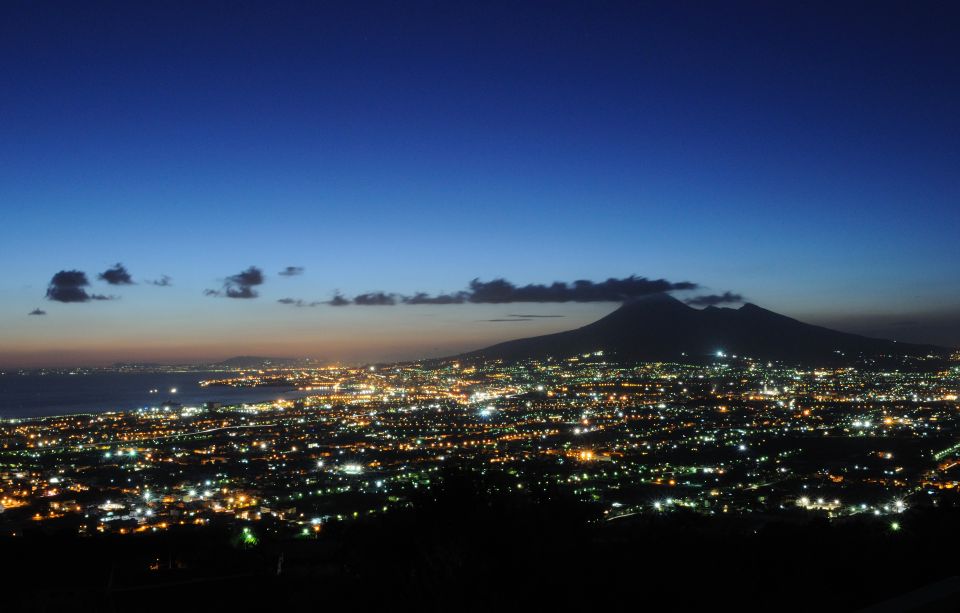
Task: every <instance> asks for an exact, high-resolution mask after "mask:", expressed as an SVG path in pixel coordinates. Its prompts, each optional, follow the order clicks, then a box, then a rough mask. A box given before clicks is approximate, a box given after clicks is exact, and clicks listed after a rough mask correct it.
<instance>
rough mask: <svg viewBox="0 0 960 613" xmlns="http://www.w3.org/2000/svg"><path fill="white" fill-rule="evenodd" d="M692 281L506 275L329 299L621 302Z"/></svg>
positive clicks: (338, 302)
mask: <svg viewBox="0 0 960 613" xmlns="http://www.w3.org/2000/svg"><path fill="white" fill-rule="evenodd" d="M696 288H697V284H696V283H690V282H688V281H682V282H680V283H673V282H671V281H667V280H665V279H647V278H644V277H637V276H630V277H626V278H624V279H613V278H610V279H607V280H606V281H601V282H599V283H594V282H593V281H574V282H573V283H570V284H568V283H563V282H560V281H557V282H555V283H553V284H551V285H538V284H530V285H523V286H516V285H514V284H513V283H510V282H509V281H507V280H506V279H494V280H493V281H480V280H479V279H474V280H473V281H471V282H470V288H469V289H468V290H466V291H460V292H454V293H452V294H436V295H430V294H428V293H426V292H417V293H416V294H414V295H412V296H398V295H396V294H387V293H384V292H372V293H369V294H361V295H359V296H357V297H355V298H354V299H353V300H352V301H351V300H349V299H347V298H344V297H342V296H339V294H338V296H339V299H335V300H333V301H331V302H330V304H333V305H334V306H345V305H347V304H360V305H394V304H398V303H403V304H441V305H442V304H464V303H466V302H472V303H475V304H507V303H514V302H622V301H624V300H628V299H630V298H636V297H639V296H647V295H649V294H659V293H662V292H669V291H674V290H687V289H696ZM522 317H523V318H535V317H563V315H524V316H522Z"/></svg>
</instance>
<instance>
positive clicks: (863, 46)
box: [0, 0, 960, 364]
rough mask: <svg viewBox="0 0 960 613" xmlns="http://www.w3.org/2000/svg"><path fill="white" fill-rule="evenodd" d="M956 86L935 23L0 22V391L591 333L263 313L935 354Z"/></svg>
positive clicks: (28, 9) (480, 6)
mask: <svg viewBox="0 0 960 613" xmlns="http://www.w3.org/2000/svg"><path fill="white" fill-rule="evenodd" d="M788 4H789V6H788ZM958 58H960V6H958V5H957V4H956V3H953V2H909V3H908V2H901V3H898V4H887V3H882V2H850V3H844V2H825V3H816V2H804V3H781V2H764V3H736V2H723V3H721V2H705V3H683V2H662V3H645V2H629V3H612V2H611V3H605V2H586V1H585V2H571V3H567V2H527V3H521V2H504V3H497V2H476V3H469V2H385V3H378V2H362V1H349V2H347V1H345V2H336V3H329V2H305V3H302V4H301V3H295V2H283V3H274V2H262V3H252V2H235V1H230V2H197V1H191V2H184V3H174V2H155V3H149V2H126V1H124V2H116V3H96V2H73V1H70V2H37V1H22V0H10V1H8V2H4V3H2V5H0V75H2V77H3V88H2V92H0V207H2V211H3V223H2V225H0V257H2V262H3V263H4V265H5V266H4V271H3V277H2V279H0V363H5V364H14V363H67V362H78V361H81V362H82V361H90V362H95V361H104V360H107V361H110V360H112V359H114V358H117V359H120V358H122V359H137V358H157V359H179V358H194V357H196V358H207V357H221V356H224V355H228V354H231V353H250V352H271V353H278V352H279V353H286V354H297V355H313V356H317V357H327V358H331V359H333V358H343V359H376V358H379V357H387V358H392V357H407V356H416V355H426V354H431V353H433V354H436V353H443V352H445V351H448V350H450V349H465V348H469V347H471V346H475V345H478V344H479V345H482V344H485V343H487V342H489V341H494V340H500V339H503V338H508V337H511V336H520V335H526V334H532V333H538V332H542V331H545V330H558V329H564V328H567V327H571V326H574V325H579V324H582V323H585V322H586V321H589V320H590V319H593V318H595V317H598V316H600V315H602V314H603V313H605V312H607V311H609V310H611V309H612V308H614V307H615V306H616V305H614V304H610V303H601V304H578V305H505V306H503V307H480V306H474V305H470V306H462V305H461V306H447V307H408V306H403V307H400V306H398V307H359V306H353V307H347V308H343V309H334V308H333V307H326V306H324V307H315V308H302V309H298V308H295V307H289V306H285V305H282V304H278V303H277V302H276V300H277V299H278V298H283V297H294V298H300V299H304V300H308V301H309V300H326V299H329V298H330V296H331V295H332V293H333V292H334V290H338V289H339V290H341V291H342V292H344V294H347V295H352V294H356V293H360V292H368V291H379V290H382V291H388V292H400V293H407V294H409V293H413V292H414V291H419V290H423V291H428V292H439V291H456V290H460V289H462V288H464V287H465V286H466V284H467V283H468V282H469V281H470V279H473V278H474V277H480V278H482V279H492V278H495V277H506V278H507V279H510V280H512V281H514V282H517V283H549V282H552V281H557V280H560V281H573V280H575V279H594V280H600V279H604V278H607V277H623V276H627V275H630V274H638V275H642V276H647V277H652V278H660V277H663V278H666V279H669V280H671V281H693V282H696V283H699V284H701V285H703V286H704V287H705V288H706V289H705V292H706V293H719V292H722V291H726V290H730V291H733V292H738V293H740V294H743V295H744V296H745V297H746V298H747V299H749V300H750V301H752V302H756V303H758V304H761V305H763V306H767V307H769V308H772V309H774V310H777V311H780V312H783V313H786V314H788V315H792V316H795V317H799V318H802V319H805V320H808V321H814V322H817V323H824V324H829V325H834V326H837V327H842V328H843V329H848V330H854V331H859V332H869V333H871V334H876V335H881V336H888V337H893V338H900V339H904V340H920V341H926V342H936V343H940V344H950V345H960V316H957V313H958V312H960V266H958V263H960V242H958V235H960V113H958V112H957V109H958V108H960V70H958V68H957V61H958ZM118 261H119V262H123V263H124V264H125V265H126V267H127V268H128V269H129V270H130V272H131V273H132V275H133V277H134V279H135V280H136V281H138V284H137V285H134V286H130V287H121V288H115V287H110V286H106V285H105V284H102V283H98V282H97V281H95V277H96V273H98V272H101V271H103V270H105V269H106V268H107V267H108V266H110V265H112V264H113V263H115V262H118ZM250 265H256V266H259V267H261V268H262V269H263V270H264V272H265V273H266V274H267V280H266V282H265V283H264V284H263V285H262V286H260V287H259V288H258V289H259V290H260V297H259V298H257V299H255V300H231V299H227V298H211V297H206V296H203V290H204V289H206V288H217V287H219V286H220V284H221V282H222V279H223V278H224V277H226V276H228V275H232V274H236V273H238V272H240V271H241V270H243V269H245V268H246V267H248V266H250ZM288 265H295V266H303V267H304V268H305V273H304V274H303V275H302V276H298V277H291V278H282V277H279V276H277V275H276V274H275V273H276V272H277V271H279V270H281V269H282V268H283V267H285V266H288ZM64 269H67V270H69V269H79V270H83V271H85V272H86V273H87V274H88V276H89V277H90V278H91V280H92V281H93V283H92V285H91V287H90V288H88V289H89V290H90V291H91V293H103V294H112V295H117V296H119V297H120V299H119V300H115V301H93V302H90V303H85V304H61V303H56V302H51V301H47V300H45V299H44V294H45V291H46V287H47V284H48V282H49V281H50V279H51V277H52V275H53V274H54V273H56V272H57V271H59V270H64ZM163 274H166V275H169V276H170V277H172V279H173V281H172V283H173V285H172V286H171V287H165V288H160V287H154V286H150V285H148V284H146V283H144V281H145V280H147V279H156V278H159V277H160V275H163ZM37 307H39V308H41V309H42V310H44V311H46V312H47V315H45V316H27V313H28V312H29V311H31V310H32V309H34V308H37ZM531 310H533V312H535V313H546V314H562V315H565V317H563V318H550V319H537V320H531V321H526V322H488V321H482V320H484V319H497V318H501V317H503V316H505V315H508V314H514V313H517V312H521V313H524V312H531Z"/></svg>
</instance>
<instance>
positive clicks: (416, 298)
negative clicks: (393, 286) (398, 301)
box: [402, 292, 468, 304]
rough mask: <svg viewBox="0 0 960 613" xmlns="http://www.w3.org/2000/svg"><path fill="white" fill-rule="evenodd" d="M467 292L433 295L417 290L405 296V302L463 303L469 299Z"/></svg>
mask: <svg viewBox="0 0 960 613" xmlns="http://www.w3.org/2000/svg"><path fill="white" fill-rule="evenodd" d="M467 297H468V294H467V292H457V293H455V294H437V295H436V296H431V295H429V294H427V293H425V292H417V293H416V294H414V295H413V296H404V297H403V299H402V300H403V303H404V304H463V303H464V302H466V301H467Z"/></svg>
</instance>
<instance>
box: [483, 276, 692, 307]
mask: <svg viewBox="0 0 960 613" xmlns="http://www.w3.org/2000/svg"><path fill="white" fill-rule="evenodd" d="M696 287H697V285H696V283H690V282H688V281H682V282H680V283H673V282H671V281H667V280H666V279H646V278H644V277H637V276H629V277H626V278H624V279H614V278H610V279H607V280H606V281H600V282H599V283H594V282H593V281H584V280H580V281H574V282H573V283H572V284H567V283H563V282H560V281H557V282H555V283H552V284H550V285H538V284H530V285H523V286H519V287H518V286H516V285H514V284H513V283H510V282H509V281H507V280H506V279H494V280H493V281H480V280H479V279H474V280H473V281H471V282H470V292H469V293H470V297H469V301H470V302H474V303H493V304H502V303H509V302H620V301H623V300H627V299H629V298H636V297H638V296H647V295H649V294H659V293H662V292H669V291H673V290H683V289H696Z"/></svg>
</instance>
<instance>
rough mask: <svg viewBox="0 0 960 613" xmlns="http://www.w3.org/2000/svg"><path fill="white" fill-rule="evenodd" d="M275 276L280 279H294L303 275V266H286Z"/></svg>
mask: <svg viewBox="0 0 960 613" xmlns="http://www.w3.org/2000/svg"><path fill="white" fill-rule="evenodd" d="M277 274H278V275H280V276H281V277H296V276H297V275H302V274H303V266H287V267H286V268H284V269H283V270H281V271H280V272H278V273H277Z"/></svg>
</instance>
